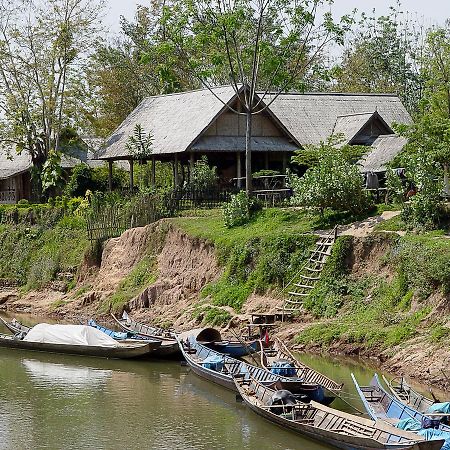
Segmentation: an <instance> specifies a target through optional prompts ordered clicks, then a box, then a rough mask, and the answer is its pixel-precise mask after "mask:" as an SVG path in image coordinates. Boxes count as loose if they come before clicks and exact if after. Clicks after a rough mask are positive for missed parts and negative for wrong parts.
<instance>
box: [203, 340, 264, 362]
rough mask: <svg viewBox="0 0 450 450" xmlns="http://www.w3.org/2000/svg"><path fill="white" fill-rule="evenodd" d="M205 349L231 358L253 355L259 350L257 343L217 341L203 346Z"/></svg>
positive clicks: (256, 341)
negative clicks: (207, 348)
mask: <svg viewBox="0 0 450 450" xmlns="http://www.w3.org/2000/svg"><path fill="white" fill-rule="evenodd" d="M205 345H206V346H207V347H209V348H211V349H213V350H216V351H217V352H219V353H224V354H225V355H229V356H232V357H233V358H242V357H243V356H247V355H249V354H250V353H255V352H256V351H257V350H258V349H259V345H260V344H259V341H258V340H255V341H251V342H248V343H247V342H239V341H222V340H221V341H217V342H211V343H208V344H205Z"/></svg>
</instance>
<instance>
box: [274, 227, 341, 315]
mask: <svg viewBox="0 0 450 450" xmlns="http://www.w3.org/2000/svg"><path fill="white" fill-rule="evenodd" d="M336 239H337V226H336V227H334V229H333V230H332V231H331V232H330V233H329V234H327V235H326V236H322V237H320V238H319V239H318V240H317V242H316V247H315V248H314V249H313V250H311V255H310V257H309V259H308V261H307V262H306V264H305V265H304V266H303V267H302V268H301V269H300V270H299V271H298V272H297V274H296V275H295V276H294V277H293V278H292V280H291V281H290V282H289V283H288V284H287V285H286V286H285V287H284V289H283V292H286V291H287V293H288V297H287V298H286V299H285V301H284V303H283V306H282V307H281V308H280V309H281V311H282V318H283V321H284V317H285V316H289V315H291V314H293V313H297V312H299V311H301V310H302V308H303V302H304V301H305V300H306V298H307V297H308V296H309V294H310V293H311V291H312V290H313V289H314V287H315V285H316V283H317V281H319V280H320V274H321V272H322V270H323V268H324V266H325V263H326V262H327V259H328V258H329V256H330V255H331V250H332V248H333V245H334V243H335V242H336Z"/></svg>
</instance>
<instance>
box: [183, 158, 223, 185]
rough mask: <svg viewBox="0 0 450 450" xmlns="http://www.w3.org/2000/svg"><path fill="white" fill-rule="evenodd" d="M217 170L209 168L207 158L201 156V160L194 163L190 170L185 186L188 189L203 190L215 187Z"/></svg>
mask: <svg viewBox="0 0 450 450" xmlns="http://www.w3.org/2000/svg"><path fill="white" fill-rule="evenodd" d="M216 172H217V168H216V167H210V166H209V164H208V158H207V157H206V156H205V155H203V156H202V157H201V159H199V160H197V161H195V163H194V167H193V168H192V170H191V173H190V177H189V183H187V184H186V186H187V187H188V188H190V189H198V190H205V189H211V188H214V187H215V186H216V185H217V180H218V177H217V173H216Z"/></svg>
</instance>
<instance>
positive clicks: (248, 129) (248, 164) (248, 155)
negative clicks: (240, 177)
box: [245, 107, 253, 195]
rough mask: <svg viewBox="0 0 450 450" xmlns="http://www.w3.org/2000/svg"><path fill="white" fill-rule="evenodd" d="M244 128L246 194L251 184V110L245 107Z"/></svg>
mask: <svg viewBox="0 0 450 450" xmlns="http://www.w3.org/2000/svg"><path fill="white" fill-rule="evenodd" d="M245 117H246V128H245V191H246V192H247V195H251V194H252V191H253V186H252V112H251V109H250V107H247V112H246V114H245Z"/></svg>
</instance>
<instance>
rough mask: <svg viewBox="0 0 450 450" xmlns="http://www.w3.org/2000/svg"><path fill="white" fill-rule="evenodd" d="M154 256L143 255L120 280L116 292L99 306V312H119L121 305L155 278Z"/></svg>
mask: <svg viewBox="0 0 450 450" xmlns="http://www.w3.org/2000/svg"><path fill="white" fill-rule="evenodd" d="M157 277H158V275H157V271H156V258H155V257H154V256H149V255H147V256H145V257H144V258H142V259H141V261H140V262H139V263H137V264H136V265H135V267H134V268H133V269H132V270H131V272H130V273H129V274H128V275H127V276H126V277H125V278H124V279H123V280H122V282H121V283H120V285H119V287H118V288H117V290H116V292H115V293H114V294H113V295H112V296H111V297H110V298H109V299H107V300H105V301H104V302H103V303H102V304H101V305H100V308H99V311H100V312H101V313H107V312H115V313H116V312H120V311H121V310H122V309H123V307H124V306H125V305H126V304H127V303H128V302H129V301H130V300H132V299H133V298H134V297H136V296H137V295H138V294H140V293H141V292H142V291H143V290H144V289H145V288H146V287H148V286H149V285H150V284H152V283H154V282H155V281H156V279H157Z"/></svg>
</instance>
